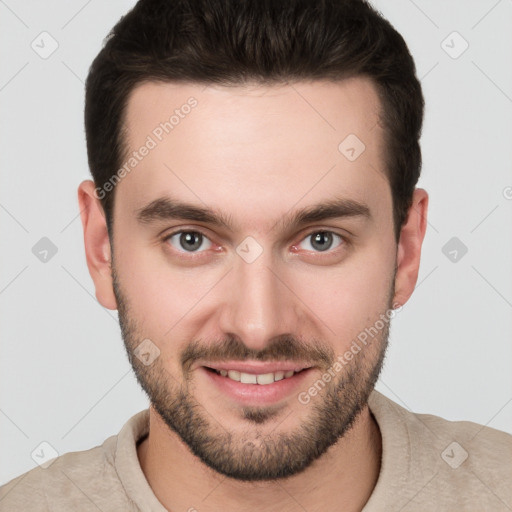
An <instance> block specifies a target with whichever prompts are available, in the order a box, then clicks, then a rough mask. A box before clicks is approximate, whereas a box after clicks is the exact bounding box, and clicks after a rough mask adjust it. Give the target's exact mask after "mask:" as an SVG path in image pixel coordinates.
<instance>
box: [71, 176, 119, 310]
mask: <svg viewBox="0 0 512 512" xmlns="http://www.w3.org/2000/svg"><path fill="white" fill-rule="evenodd" d="M94 190H95V185H94V182H93V181H91V180H86V181H83V182H82V183H80V186H79V187H78V205H79V208H80V217H81V219H82V227H83V230H84V246H85V256H86V260H87V267H88V268H89V274H90V275H91V277H92V280H93V281H94V286H95V288H96V298H97V299H98V301H99V302H100V304H101V305H102V306H104V307H106V308H108V309H117V303H116V299H115V295H114V289H113V283H112V268H111V259H112V258H111V251H110V240H109V237H108V230H107V222H106V219H105V213H104V210H103V207H102V205H101V202H100V200H99V199H98V198H97V197H96V195H95V192H94Z"/></svg>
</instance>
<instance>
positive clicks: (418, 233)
mask: <svg viewBox="0 0 512 512" xmlns="http://www.w3.org/2000/svg"><path fill="white" fill-rule="evenodd" d="M427 209H428V194H427V192H426V191H425V190H423V189H421V188H417V189H415V190H414V194H413V198H412V204H411V207H410V208H409V212H408V215H407V221H406V222H405V224H404V225H403V226H402V229H401V231H400V240H399V242H398V249H397V263H396V264H397V271H396V277H395V297H394V300H393V304H397V305H398V304H399V305H402V306H403V305H404V304H405V303H406V302H407V301H408V300H409V297H410V296H411V295H412V292H413V291H414V287H415V286H416V282H417V280H418V271H419V267H420V258H421V245H422V243H423V238H424V237H425V231H426V229H427Z"/></svg>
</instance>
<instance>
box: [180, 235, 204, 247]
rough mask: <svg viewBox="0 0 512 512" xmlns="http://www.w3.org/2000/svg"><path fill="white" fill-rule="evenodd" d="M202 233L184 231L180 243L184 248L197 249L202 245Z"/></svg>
mask: <svg viewBox="0 0 512 512" xmlns="http://www.w3.org/2000/svg"><path fill="white" fill-rule="evenodd" d="M201 242H202V235H201V233H193V232H191V233H182V235H181V236H180V243H181V246H182V247H183V249H186V250H187V251H188V250H192V251H194V250H196V249H198V248H199V247H201Z"/></svg>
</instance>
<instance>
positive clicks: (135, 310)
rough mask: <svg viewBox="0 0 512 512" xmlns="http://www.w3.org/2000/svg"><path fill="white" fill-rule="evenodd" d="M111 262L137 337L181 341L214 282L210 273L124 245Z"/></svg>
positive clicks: (158, 253) (147, 249)
mask: <svg viewBox="0 0 512 512" xmlns="http://www.w3.org/2000/svg"><path fill="white" fill-rule="evenodd" d="M128 254H129V255H130V257H129V258H128V257H126V255H128ZM115 263H116V271H117V273H118V276H119V281H120V283H121V286H122V291H123V293H124V294H125V296H126V299H127V300H128V302H129V306H130V311H129V315H130V318H131V319H134V320H135V321H136V323H137V327H138V330H139V335H140V336H144V337H147V338H150V339H153V340H160V342H161V343H162V344H164V342H165V341H168V340H170V339H173V340H180V339H181V337H180V334H179V333H180V332H181V333H182V330H183V328H184V326H186V324H187V319H189V318H190V314H191V312H193V311H195V310H196V308H197V306H198V304H199V303H200V301H201V299H202V298H203V297H204V296H205V294H206V293H207V292H208V290H209V289H210V288H212V286H214V284H215V282H216V281H217V280H218V277H217V274H216V273H215V272H212V271H211V270H210V271H208V270H206V269H205V270H199V269H197V268H196V269H184V268H180V269H178V268H176V267H172V266H171V264H170V263H169V262H168V261H167V260H166V257H165V253H164V251H160V250H158V249H156V248H155V247H141V246H135V245H133V246H132V247H130V246H129V244H126V245H124V246H123V249H122V250H121V251H119V255H116V257H115ZM161 348H162V347H161Z"/></svg>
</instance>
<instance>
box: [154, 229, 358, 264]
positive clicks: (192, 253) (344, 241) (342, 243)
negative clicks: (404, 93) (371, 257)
mask: <svg viewBox="0 0 512 512" xmlns="http://www.w3.org/2000/svg"><path fill="white" fill-rule="evenodd" d="M186 233H197V234H200V235H201V236H202V237H203V238H204V239H206V240H208V241H209V242H210V243H213V242H211V240H210V238H209V237H208V235H206V234H205V233H203V232H202V231H201V230H199V229H180V230H177V231H173V232H172V233H169V234H167V235H165V236H164V237H163V239H162V241H163V242H166V243H168V242H169V241H170V239H171V238H172V237H174V236H176V235H180V234H186ZM319 233H324V234H325V233H327V234H330V235H333V236H334V237H338V238H339V239H340V243H339V244H338V245H337V246H336V247H334V249H327V250H326V251H308V252H314V253H315V254H319V255H323V254H328V255H332V254H335V253H337V252H338V251H339V249H340V247H343V246H346V245H348V243H349V241H348V239H347V238H346V237H345V236H343V235H340V234H339V233H336V232H334V231H329V230H327V229H316V230H314V231H310V232H309V233H308V234H306V235H305V236H304V237H303V238H301V240H300V242H299V243H298V244H294V245H293V246H292V247H294V248H295V247H297V246H298V245H300V244H301V243H302V242H303V241H305V240H307V239H308V238H310V237H311V236H313V235H316V234H319ZM173 249H174V250H176V251H177V252H178V253H179V254H187V255H188V257H191V258H199V257H201V255H202V254H203V253H204V252H206V250H203V251H198V252H197V251H190V252H189V251H185V250H178V249H175V248H173Z"/></svg>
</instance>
